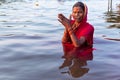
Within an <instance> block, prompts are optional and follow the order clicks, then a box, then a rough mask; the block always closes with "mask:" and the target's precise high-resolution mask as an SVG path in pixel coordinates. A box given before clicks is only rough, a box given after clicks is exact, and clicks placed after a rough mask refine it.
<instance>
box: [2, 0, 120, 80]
mask: <svg viewBox="0 0 120 80" xmlns="http://www.w3.org/2000/svg"><path fill="white" fill-rule="evenodd" d="M81 1H83V2H85V3H86V4H87V6H88V9H89V13H88V21H89V22H90V23H91V24H92V25H93V26H94V28H95V32H94V44H93V47H94V51H93V59H92V60H89V61H87V65H86V66H85V67H86V68H87V69H88V71H87V72H86V73H84V74H83V75H81V76H78V77H75V76H73V75H71V74H70V73H68V71H69V67H65V68H63V69H59V67H60V66H61V65H62V64H63V62H64V59H63V58H61V57H62V56H63V55H64V52H63V48H62V44H61V38H62V35H63V30H64V27H63V26H62V25H61V24H60V23H59V22H58V21H57V14H58V13H63V14H64V15H65V16H69V14H70V13H71V8H72V5H73V4H74V3H75V2H76V1H74V0H66V1H64V0H58V1H57V0H40V1H38V0H36V1H35V0H34V1H33V0H26V1H22V0H19V1H15V2H2V3H1V5H0V80H120V70H119V69H120V64H119V61H120V24H119V23H120V14H119V11H118V8H117V7H116V6H117V5H118V3H120V1H119V0H113V11H112V12H108V5H107V4H108V2H107V0H81ZM111 38H112V39H111ZM81 72H82V70H81Z"/></svg>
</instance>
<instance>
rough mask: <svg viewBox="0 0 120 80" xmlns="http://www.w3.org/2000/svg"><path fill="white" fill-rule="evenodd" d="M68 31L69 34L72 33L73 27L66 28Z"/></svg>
mask: <svg viewBox="0 0 120 80" xmlns="http://www.w3.org/2000/svg"><path fill="white" fill-rule="evenodd" d="M68 32H69V35H71V34H72V33H73V29H72V28H71V27H70V28H68Z"/></svg>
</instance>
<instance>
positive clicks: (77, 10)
mask: <svg viewBox="0 0 120 80" xmlns="http://www.w3.org/2000/svg"><path fill="white" fill-rule="evenodd" d="M83 15H84V11H83V9H82V8H81V7H74V8H73V10H72V16H73V18H74V19H75V20H76V21H78V22H80V21H81V20H82V18H83Z"/></svg>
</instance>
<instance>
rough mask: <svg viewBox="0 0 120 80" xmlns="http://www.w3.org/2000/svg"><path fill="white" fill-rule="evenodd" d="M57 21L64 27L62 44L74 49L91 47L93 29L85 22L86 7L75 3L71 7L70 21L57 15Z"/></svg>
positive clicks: (61, 15)
mask: <svg viewBox="0 0 120 80" xmlns="http://www.w3.org/2000/svg"><path fill="white" fill-rule="evenodd" d="M72 18H73V20H72ZM58 21H59V22H60V23H62V24H63V26H64V27H65V30H64V35H63V38H62V42H63V43H67V44H71V45H73V46H74V47H82V46H92V44H93V33H94V28H93V26H92V25H90V24H89V23H88V22H87V6H86V5H85V4H84V3H82V2H77V3H75V4H74V5H73V7H72V14H71V15H70V19H67V18H66V17H65V16H64V15H63V14H58Z"/></svg>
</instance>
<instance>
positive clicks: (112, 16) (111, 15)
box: [106, 4, 120, 28]
mask: <svg viewBox="0 0 120 80" xmlns="http://www.w3.org/2000/svg"><path fill="white" fill-rule="evenodd" d="M106 21H107V22H110V23H115V24H112V25H110V26H109V27H108V28H120V4H118V5H117V11H112V10H111V11H108V12H107V13H106Z"/></svg>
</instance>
